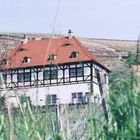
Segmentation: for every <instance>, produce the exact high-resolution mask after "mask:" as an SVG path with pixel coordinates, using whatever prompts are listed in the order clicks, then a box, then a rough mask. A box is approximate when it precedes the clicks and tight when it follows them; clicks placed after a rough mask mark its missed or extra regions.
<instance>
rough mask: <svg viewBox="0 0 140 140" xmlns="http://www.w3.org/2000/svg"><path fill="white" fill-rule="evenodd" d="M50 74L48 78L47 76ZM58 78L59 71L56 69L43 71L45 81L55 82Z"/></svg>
mask: <svg viewBox="0 0 140 140" xmlns="http://www.w3.org/2000/svg"><path fill="white" fill-rule="evenodd" d="M47 73H48V78H46V77H47V76H45V75H46V74H47ZM57 77H58V70H57V68H56V69H51V70H44V71H43V79H44V80H55V79H57Z"/></svg>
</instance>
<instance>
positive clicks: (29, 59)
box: [22, 56, 31, 64]
mask: <svg viewBox="0 0 140 140" xmlns="http://www.w3.org/2000/svg"><path fill="white" fill-rule="evenodd" d="M30 61H31V58H30V57H27V56H25V57H24V58H23V61H22V63H23V64H27V63H29V62H30Z"/></svg>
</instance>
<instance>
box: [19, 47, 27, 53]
mask: <svg viewBox="0 0 140 140" xmlns="http://www.w3.org/2000/svg"><path fill="white" fill-rule="evenodd" d="M24 50H26V49H25V48H18V49H17V51H18V52H21V51H24Z"/></svg>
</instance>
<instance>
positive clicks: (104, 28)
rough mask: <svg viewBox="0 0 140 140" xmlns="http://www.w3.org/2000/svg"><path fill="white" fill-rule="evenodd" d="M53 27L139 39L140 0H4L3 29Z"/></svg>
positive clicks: (44, 29)
mask: <svg viewBox="0 0 140 140" xmlns="http://www.w3.org/2000/svg"><path fill="white" fill-rule="evenodd" d="M58 2H60V3H59V4H58ZM57 11H58V12H57ZM56 13H57V14H56ZM56 15H57V16H56ZM55 17H57V19H56V22H55V24H54V21H55ZM52 27H55V32H56V33H62V34H66V33H67V31H68V30H69V29H71V30H72V31H73V32H74V34H75V35H76V36H82V37H94V38H114V39H137V37H138V33H139V32H140V0H0V32H34V33H51V32H52Z"/></svg>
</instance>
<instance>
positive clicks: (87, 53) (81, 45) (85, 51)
mask: <svg viewBox="0 0 140 140" xmlns="http://www.w3.org/2000/svg"><path fill="white" fill-rule="evenodd" d="M73 38H74V39H75V41H76V42H77V43H78V44H79V46H80V48H81V49H82V50H83V51H84V53H85V54H86V55H87V56H88V57H89V58H90V59H91V60H94V61H96V62H98V61H97V60H96V57H93V56H92V54H90V53H89V52H88V51H87V50H86V49H85V47H84V45H83V44H82V43H81V42H80V41H79V40H78V39H77V38H76V37H73ZM98 63H99V62H98Z"/></svg>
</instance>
